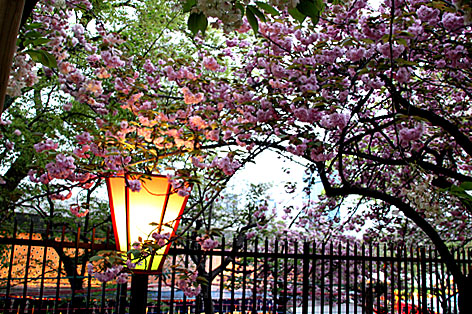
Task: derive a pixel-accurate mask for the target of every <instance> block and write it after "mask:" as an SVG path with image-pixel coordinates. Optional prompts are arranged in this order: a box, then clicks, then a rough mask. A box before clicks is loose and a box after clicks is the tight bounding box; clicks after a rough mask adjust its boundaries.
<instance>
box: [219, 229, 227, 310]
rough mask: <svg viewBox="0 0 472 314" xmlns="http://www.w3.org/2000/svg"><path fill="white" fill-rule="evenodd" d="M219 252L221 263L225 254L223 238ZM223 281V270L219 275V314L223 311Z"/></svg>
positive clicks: (223, 238)
mask: <svg viewBox="0 0 472 314" xmlns="http://www.w3.org/2000/svg"><path fill="white" fill-rule="evenodd" d="M221 252H222V254H224V255H222V256H221V261H223V257H224V256H225V255H226V254H225V252H226V248H225V237H224V236H223V237H222V238H221ZM224 281H225V274H224V269H221V273H220V299H219V301H220V302H219V306H220V313H224V311H223V289H224V286H223V283H224Z"/></svg>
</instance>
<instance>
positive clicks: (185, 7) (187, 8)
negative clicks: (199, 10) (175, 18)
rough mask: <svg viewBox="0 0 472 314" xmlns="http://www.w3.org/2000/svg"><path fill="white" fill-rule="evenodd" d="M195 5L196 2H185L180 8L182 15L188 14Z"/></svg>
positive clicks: (189, 0) (191, 0) (188, 0)
mask: <svg viewBox="0 0 472 314" xmlns="http://www.w3.org/2000/svg"><path fill="white" fill-rule="evenodd" d="M196 4H197V1H196V0H187V1H185V3H184V4H183V6H182V9H183V11H184V13H186V12H190V11H191V10H192V8H193V7H194V6H195V5H196Z"/></svg>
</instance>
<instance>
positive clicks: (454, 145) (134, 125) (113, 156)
mask: <svg viewBox="0 0 472 314" xmlns="http://www.w3.org/2000/svg"><path fill="white" fill-rule="evenodd" d="M215 3H216V4H215ZM215 3H213V2H211V1H197V2H192V1H187V2H185V4H184V5H183V8H182V9H183V11H188V12H190V14H189V20H188V24H189V25H188V27H189V28H190V30H191V32H192V33H193V35H196V36H195V37H194V38H193V40H192V41H191V43H192V45H193V46H192V49H191V52H190V50H189V51H188V53H187V54H186V56H187V58H183V57H182V54H179V53H175V52H174V51H172V50H165V49H166V46H165V45H163V46H161V49H162V50H161V52H162V53H156V54H152V55H150V54H149V53H146V51H148V50H146V49H143V50H140V51H144V52H145V53H144V54H136V53H135V52H136V51H138V50H139V49H131V48H133V47H132V45H130V44H128V42H130V41H132V38H131V37H132V36H131V34H128V36H127V37H123V36H120V34H119V32H118V30H117V29H113V28H112V27H110V25H109V24H107V23H104V22H100V20H99V19H96V18H95V17H94V16H89V15H87V14H86V13H85V12H86V11H87V10H88V9H90V8H91V4H90V3H89V2H88V1H78V0H77V1H66V2H64V3H62V2H61V1H51V2H45V3H40V4H38V5H37V6H36V8H35V9H37V11H36V12H37V13H36V15H35V14H34V12H33V21H35V22H37V23H39V24H34V25H35V27H36V31H37V33H32V34H30V36H33V39H34V40H36V39H45V40H46V41H44V40H38V41H34V40H33V41H31V40H30V41H26V42H24V44H25V46H28V45H29V46H30V47H31V45H33V48H32V49H24V50H23V51H19V52H18V53H17V55H16V57H15V63H14V67H15V69H17V70H16V71H14V72H12V73H13V75H12V76H13V78H14V79H11V81H10V96H12V97H16V96H19V95H20V94H21V93H23V92H24V91H25V88H26V89H27V88H28V87H33V86H36V84H38V75H37V74H35V70H38V62H40V63H42V65H43V66H44V67H42V68H40V75H39V77H41V78H42V79H43V78H44V79H51V80H52V81H54V82H57V85H54V88H55V90H56V91H57V93H56V94H54V95H57V96H58V97H59V96H60V97H61V98H60V101H59V102H57V103H55V104H54V105H55V106H56V107H57V108H55V110H56V111H54V112H56V113H57V115H59V114H65V115H69V116H72V117H82V118H85V117H87V119H86V120H85V119H84V121H86V122H85V123H84V122H83V121H82V119H73V120H71V121H72V122H71V126H70V127H69V128H68V130H69V131H70V130H71V129H72V130H74V131H75V132H72V133H70V135H72V136H68V137H67V138H61V137H58V136H55V135H54V133H53V132H51V133H44V134H41V136H38V137H34V136H32V137H28V140H29V141H31V142H35V145H34V146H33V147H34V152H33V151H32V150H31V148H30V151H31V152H32V153H33V154H35V156H41V157H37V158H42V160H43V163H42V165H41V166H40V165H38V167H20V168H16V169H17V170H15V171H19V170H21V171H23V172H24V171H26V170H28V171H29V170H31V171H29V178H30V180H31V181H32V182H34V183H37V184H42V185H41V186H44V187H48V188H49V189H51V187H55V188H54V189H51V191H52V190H54V192H47V193H46V195H47V196H48V197H49V198H55V199H65V198H67V197H68V195H69V190H70V189H72V187H83V188H85V189H87V188H90V187H91V184H93V183H94V182H96V181H97V180H99V179H100V178H101V177H103V176H104V175H109V174H115V173H119V172H123V171H143V172H161V173H167V174H168V175H169V178H170V179H171V180H172V181H173V182H174V183H175V189H176V192H178V193H181V194H182V195H185V194H186V193H189V191H188V190H186V189H185V185H182V184H181V182H183V180H187V181H189V182H192V183H195V184H197V185H198V183H202V182H204V180H208V181H207V182H211V183H210V184H208V185H207V187H206V188H205V190H204V191H206V192H208V193H212V192H215V191H216V192H215V194H212V195H211V196H209V197H208V200H211V199H212V198H213V197H215V198H216V197H217V196H218V195H217V194H218V193H217V192H218V191H220V190H221V189H222V187H223V186H224V183H225V182H226V180H227V178H228V177H229V176H231V175H232V174H234V173H235V171H236V170H237V169H238V168H239V167H241V166H242V165H244V164H245V163H246V162H248V161H251V160H253V158H254V156H256V155H257V154H259V153H260V152H261V151H263V150H265V149H274V150H279V151H283V152H288V153H290V154H293V155H297V156H300V157H301V158H304V159H305V160H306V161H307V162H308V166H307V170H308V172H309V173H310V174H311V179H310V182H308V183H309V184H311V185H309V186H308V191H309V188H310V187H312V186H313V185H314V183H315V181H319V182H320V183H321V184H322V185H323V187H324V195H322V197H321V198H320V199H319V200H318V201H316V202H314V203H310V206H315V207H317V208H318V209H322V210H325V211H326V212H331V211H332V210H336V209H338V208H340V207H341V206H342V205H343V204H345V203H346V202H347V201H352V198H351V199H350V198H349V197H348V196H356V197H357V198H358V199H357V200H356V202H357V205H356V206H350V207H348V208H349V215H350V216H352V217H356V219H357V221H359V222H361V223H362V222H363V218H365V217H366V218H369V219H372V220H374V221H377V222H381V223H383V224H384V225H385V227H386V228H395V227H396V225H398V224H399V223H400V221H399V220H402V219H408V221H409V222H411V223H412V224H413V225H414V226H415V228H417V229H420V230H421V232H422V234H423V235H425V238H427V239H428V241H431V242H432V243H433V244H434V245H435V246H436V248H437V250H438V251H439V253H440V255H441V257H442V258H443V259H444V260H445V262H446V264H447V266H448V269H449V271H450V272H451V273H452V274H453V276H454V279H455V282H456V283H457V284H458V287H459V292H460V299H459V303H460V304H459V307H460V309H461V311H462V312H463V313H468V312H470V305H468V304H467V302H466V300H467V297H468V296H470V295H471V294H472V292H471V290H470V289H471V288H470V287H471V286H472V285H471V283H470V281H471V278H470V277H469V276H468V275H467V274H465V273H463V271H462V269H461V268H460V267H459V265H458V264H457V263H456V262H455V260H454V258H453V255H452V254H451V251H450V247H449V246H448V245H449V244H450V243H454V244H456V245H466V244H467V243H469V241H470V224H471V214H472V213H471V204H472V200H471V196H470V194H469V192H470V190H471V189H472V187H471V182H472V174H471V170H472V168H471V167H472V166H471V157H472V151H471V149H472V145H471V144H472V143H471V139H470V128H471V122H470V120H471V119H470V115H471V111H470V108H469V107H470V106H468V105H469V103H470V98H471V84H470V75H471V73H470V64H471V57H470V50H471V46H470V42H471V41H470V39H471V38H470V36H471V29H470V26H469V22H470V14H471V10H470V6H469V4H468V3H465V2H464V3H462V2H460V3H459V2H457V3H455V4H451V3H449V2H447V1H434V2H424V1H416V0H415V1H404V0H387V1H385V2H384V3H382V4H380V6H379V7H378V8H372V7H370V5H369V4H367V2H366V1H347V2H346V3H343V4H339V3H334V4H332V5H329V6H321V5H317V2H311V1H299V2H297V1H290V3H289V4H288V2H284V1H280V3H279V2H277V3H276V1H273V2H270V4H272V5H269V4H267V3H266V4H260V3H254V4H252V3H245V5H244V6H233V5H232V4H231V5H230V4H228V5H227V6H221V4H223V2H215ZM224 4H226V2H225V3H224ZM278 4H280V6H279V5H278ZM287 4H288V6H287ZM275 7H276V8H277V9H276V8H275ZM295 9H296V10H295ZM228 10H229V11H231V12H230V13H231V14H230V15H225V14H223V13H222V12H224V13H228V12H229V11H228ZM261 10H262V11H264V12H266V13H267V14H262V12H261ZM233 11H234V12H233ZM238 14H239V16H241V17H242V16H243V15H244V16H245V17H244V18H243V19H242V20H237V19H236V18H235V16H238ZM320 14H321V15H320ZM207 16H208V17H214V18H215V23H214V25H215V26H221V28H222V29H223V31H222V32H221V31H215V32H216V33H215V34H217V36H215V37H213V39H212V41H211V44H209V43H208V42H206V41H205V40H203V39H202V37H200V35H201V34H202V33H204V32H205V31H206V30H207V24H208V20H209V19H208V17H207ZM318 16H319V21H318ZM74 17H75V22H73V20H74ZM306 17H310V18H311V21H310V22H304V20H305V19H306ZM217 18H220V19H222V20H223V21H221V22H219V21H218V20H217ZM226 18H230V19H229V20H228V21H226V20H225V19H226ZM92 21H93V22H94V23H95V27H94V28H93V29H89V28H88V26H89V23H90V22H92ZM210 21H212V20H211V18H210ZM236 21H237V22H236ZM312 21H313V22H317V23H312ZM234 29H236V30H237V32H231V31H232V30H234ZM251 30H252V31H253V32H254V33H257V34H258V36H256V37H254V36H252V34H251V33H252V32H251ZM225 31H226V33H225ZM38 34H39V35H38ZM167 35H168V42H169V43H171V42H172V40H170V37H171V36H169V34H167ZM207 35H208V34H207ZM34 36H36V37H34ZM209 36H212V35H211V34H209ZM134 48H136V46H135V47H134ZM149 51H152V50H149ZM188 56H191V58H189V57H188ZM20 69H21V70H23V71H20ZM50 86H51V85H50ZM45 95H47V93H46V94H41V93H40V94H39V95H36V99H41V97H44V96H45ZM33 96H34V95H33ZM38 97H39V98H38ZM18 99H19V98H18ZM6 107H8V106H6ZM20 108H21V106H20ZM23 110H28V109H27V108H23ZM10 111H12V112H13V110H11V109H8V108H7V110H6V111H5V112H4V114H3V115H2V123H1V124H2V126H3V128H4V129H5V131H3V130H2V131H3V132H2V133H3V134H4V136H3V138H2V141H3V143H4V145H5V149H4V150H3V154H5V155H6V156H9V158H10V160H11V161H12V162H14V161H16V160H18V159H17V157H18V156H17V155H15V153H14V151H13V150H12V149H13V147H14V145H16V142H15V143H14V141H12V139H16V137H18V138H19V137H20V136H21V135H22V134H24V133H23V132H24V131H22V130H20V129H19V128H18V129H17V128H15V125H13V123H11V124H10V122H9V121H12V119H10V118H11V117H12V114H13V113H12V112H10ZM17 130H18V131H17ZM31 134H32V135H35V133H31ZM30 144H33V143H30ZM31 146H32V145H30V147H31ZM36 154H38V155H36ZM25 158H26V157H25ZM26 160H27V161H28V159H27V158H26ZM12 169H13V168H12ZM168 169H174V171H169V170H168ZM24 176H25V175H22V176H18V177H17V178H23V177H24ZM3 177H4V181H5V182H6V183H7V184H6V185H5V187H6V188H9V189H10V188H11V187H14V188H16V187H17V186H18V184H19V183H18V182H20V181H15V182H17V183H16V185H11V184H10V181H9V180H11V179H10V178H11V176H9V175H4V176H3ZM11 182H14V181H11ZM129 185H130V187H132V188H133V189H135V190H138V189H139V188H140V184H139V182H129ZM61 189H62V193H60V192H61ZM202 195H205V193H202ZM310 206H307V207H304V208H303V209H302V210H301V212H302V213H305V214H306V213H309V212H310ZM74 208H75V209H76V210H78V207H74ZM203 208H205V207H202V209H201V210H200V211H199V212H200V213H201V212H203V211H204V210H203ZM78 212H80V210H78ZM356 214H357V215H356ZM197 216H198V213H197ZM303 222H304V220H300V222H299V223H301V224H303ZM305 223H306V221H305ZM395 229H396V228H395ZM395 229H392V230H393V231H394V230H395ZM392 230H390V231H392ZM410 230H411V228H410ZM451 230H453V232H451ZM390 233H392V232H390Z"/></svg>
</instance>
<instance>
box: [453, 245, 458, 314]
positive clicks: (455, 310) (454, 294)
mask: <svg viewBox="0 0 472 314" xmlns="http://www.w3.org/2000/svg"><path fill="white" fill-rule="evenodd" d="M458 253H459V252H458V249H453V250H452V254H453V255H452V256H454V258H455V259H457V258H458V256H457V255H458ZM452 280H453V283H452V291H453V292H452V296H453V300H452V302H453V304H454V314H457V284H456V282H455V280H454V276H452Z"/></svg>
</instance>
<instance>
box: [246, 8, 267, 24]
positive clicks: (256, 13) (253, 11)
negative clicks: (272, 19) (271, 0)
mask: <svg viewBox="0 0 472 314" xmlns="http://www.w3.org/2000/svg"><path fill="white" fill-rule="evenodd" d="M247 8H248V10H250V11H251V12H252V13H253V14H254V15H255V16H257V17H258V18H259V20H261V21H262V22H265V21H266V17H265V15H264V13H262V12H261V11H259V9H258V8H257V7H256V6H253V5H248V6H247Z"/></svg>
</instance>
